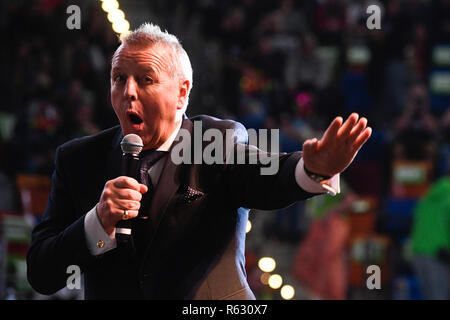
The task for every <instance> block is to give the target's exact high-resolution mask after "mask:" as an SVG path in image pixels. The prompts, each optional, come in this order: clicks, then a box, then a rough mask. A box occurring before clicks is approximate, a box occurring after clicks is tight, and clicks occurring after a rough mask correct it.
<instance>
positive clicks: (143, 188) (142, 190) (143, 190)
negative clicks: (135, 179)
mask: <svg viewBox="0 0 450 320" xmlns="http://www.w3.org/2000/svg"><path fill="white" fill-rule="evenodd" d="M139 187H140V189H139V192H140V193H146V192H147V191H148V187H147V186H146V185H145V184H142V183H141V184H139Z"/></svg>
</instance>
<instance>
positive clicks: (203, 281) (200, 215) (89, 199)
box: [27, 116, 313, 299]
mask: <svg viewBox="0 0 450 320" xmlns="http://www.w3.org/2000/svg"><path fill="white" fill-rule="evenodd" d="M193 121H202V129H203V131H204V130H206V129H209V128H217V129H218V130H220V131H221V132H222V133H225V130H226V129H238V128H239V129H245V128H244V127H243V126H242V125H241V124H240V123H238V122H235V121H230V120H219V119H217V118H213V117H209V116H198V117H195V118H192V119H187V118H186V117H185V118H184V120H183V123H182V128H184V129H186V130H188V131H189V132H190V133H193V131H194V130H193ZM224 136H225V135H224ZM121 138H122V132H121V129H120V127H118V126H117V127H114V128H110V129H108V130H105V131H102V132H100V133H99V134H96V135H93V136H89V137H83V138H80V139H75V140H72V141H69V142H67V143H65V144H64V145H62V146H60V147H59V148H58V149H57V152H56V160H55V171H54V173H53V176H52V190H51V194H50V196H49V200H48V204H47V208H46V211H45V213H44V215H43V220H42V222H41V223H40V224H38V225H37V226H36V227H35V229H34V230H33V235H32V244H31V246H30V249H29V251H28V254H27V265H28V280H29V282H30V284H31V285H32V287H33V288H34V289H35V290H37V291H38V292H41V293H43V294H52V293H54V292H56V291H57V290H59V289H61V288H63V287H64V286H66V281H67V279H68V276H69V274H68V273H67V272H66V271H67V267H68V266H70V265H78V266H79V267H80V268H81V270H82V272H83V273H84V279H85V283H84V286H85V298H87V299H140V298H145V299H252V298H254V296H253V293H252V292H251V290H250V289H249V287H248V284H247V280H246V273H245V259H244V251H245V228H246V223H247V218H248V209H243V208H255V209H264V210H273V209H276V208H282V207H286V206H288V205H290V204H291V203H293V202H295V201H297V200H302V199H306V198H308V197H311V196H313V194H311V193H307V192H306V191H304V190H303V189H301V188H300V187H299V186H298V185H297V183H296V181H295V176H294V172H295V167H296V165H297V162H298V161H299V159H300V152H295V153H291V154H280V155H279V161H280V162H279V164H280V166H279V171H278V173H277V174H275V175H272V176H264V175H261V174H260V167H261V166H260V165H250V164H234V165H232V164H214V165H205V164H180V165H176V164H174V163H173V162H172V161H171V159H170V157H168V159H167V161H166V164H165V166H164V168H163V171H162V173H161V178H160V180H159V183H158V185H157V186H156V188H155V193H154V195H153V200H152V202H151V206H150V212H149V216H150V218H149V219H147V220H146V222H145V223H143V224H142V223H141V224H140V225H139V231H136V232H135V231H133V233H135V234H137V235H138V236H139V239H137V240H138V241H139V244H140V245H141V250H140V255H139V258H136V259H127V260H124V259H123V257H122V258H120V255H118V254H117V249H113V250H111V251H108V252H107V253H105V254H103V255H101V256H97V257H95V256H92V255H91V254H90V252H89V250H88V247H87V244H86V238H85V230H84V218H85V215H86V213H87V212H88V211H89V210H91V209H92V208H93V207H94V206H95V205H96V203H97V202H98V201H99V198H100V195H101V193H102V190H103V187H104V185H105V182H106V181H108V180H110V179H114V178H116V177H118V176H119V175H120V172H121V170H120V169H121V158H122V156H121V149H120V141H121ZM232 139H233V144H236V143H246V140H247V137H246V136H245V135H237V134H236V135H234V136H233V137H232ZM192 141H193V140H192ZM185 142H186V141H185ZM177 143H181V141H179V142H174V144H173V145H172V148H173V147H174V146H175V145H177ZM191 144H192V145H193V143H191ZM192 145H191V147H192ZM224 145H226V144H225V143H224ZM246 163H247V162H246ZM136 221H137V220H136Z"/></svg>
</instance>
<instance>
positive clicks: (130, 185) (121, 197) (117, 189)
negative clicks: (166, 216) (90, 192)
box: [97, 176, 148, 234]
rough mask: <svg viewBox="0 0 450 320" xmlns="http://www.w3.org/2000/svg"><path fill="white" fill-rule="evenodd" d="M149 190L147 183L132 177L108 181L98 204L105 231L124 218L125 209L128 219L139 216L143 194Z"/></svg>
mask: <svg viewBox="0 0 450 320" xmlns="http://www.w3.org/2000/svg"><path fill="white" fill-rule="evenodd" d="M147 190H148V188H147V186H146V185H143V184H140V183H139V182H137V181H136V180H135V179H133V178H130V177H125V176H121V177H118V178H116V179H113V180H109V181H107V182H106V184H105V188H104V189H103V192H102V194H101V196H100V201H99V203H98V205H97V212H98V215H99V218H100V221H101V223H102V226H103V227H104V229H105V231H106V230H108V231H107V232H110V231H111V230H112V229H113V228H114V226H115V224H116V223H117V222H118V221H120V220H122V219H123V218H124V213H125V210H126V211H127V215H126V217H127V219H132V218H135V217H137V216H138V214H139V208H140V207H141V203H140V201H141V200H142V194H143V193H145V192H147ZM108 234H109V233H108Z"/></svg>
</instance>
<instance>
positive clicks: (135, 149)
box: [116, 133, 144, 243]
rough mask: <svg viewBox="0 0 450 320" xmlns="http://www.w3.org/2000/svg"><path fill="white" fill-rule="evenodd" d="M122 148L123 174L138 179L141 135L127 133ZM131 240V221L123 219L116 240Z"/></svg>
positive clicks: (118, 224)
mask: <svg viewBox="0 0 450 320" xmlns="http://www.w3.org/2000/svg"><path fill="white" fill-rule="evenodd" d="M120 147H121V148H122V175H123V176H127V177H131V178H134V179H138V174H139V153H141V151H142V148H143V147H144V145H143V143H142V139H141V137H139V136H138V135H136V134H134V133H130V134H127V135H126V136H125V137H123V139H122V142H121V143H120ZM130 240H131V221H129V220H121V221H119V222H118V223H117V224H116V241H117V242H119V243H127V242H129V241H130Z"/></svg>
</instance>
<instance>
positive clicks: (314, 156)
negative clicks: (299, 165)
mask: <svg viewBox="0 0 450 320" xmlns="http://www.w3.org/2000/svg"><path fill="white" fill-rule="evenodd" d="M358 118H359V115H358V114H356V113H353V114H351V115H350V116H349V117H348V119H347V120H346V121H345V122H344V123H342V122H343V119H342V118H341V117H337V118H336V119H334V120H333V121H332V122H331V124H330V126H329V127H328V128H327V130H326V131H325V133H324V135H323V137H322V139H321V140H317V139H315V138H314V139H308V140H306V141H305V142H304V144H303V161H304V164H305V166H306V167H307V168H308V169H309V170H310V171H312V172H315V173H319V174H323V175H327V176H333V175H335V174H338V173H341V172H342V171H344V170H345V168H347V167H348V166H349V165H350V163H351V162H352V161H353V159H354V158H355V156H356V154H357V153H358V151H359V149H360V148H361V147H362V145H363V144H364V143H365V142H366V141H367V140H368V139H369V137H370V135H371V134H372V129H371V128H370V127H366V126H367V119H366V118H361V119H359V121H358Z"/></svg>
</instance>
